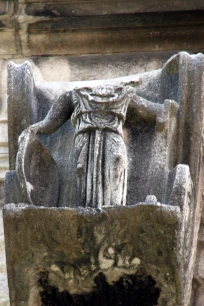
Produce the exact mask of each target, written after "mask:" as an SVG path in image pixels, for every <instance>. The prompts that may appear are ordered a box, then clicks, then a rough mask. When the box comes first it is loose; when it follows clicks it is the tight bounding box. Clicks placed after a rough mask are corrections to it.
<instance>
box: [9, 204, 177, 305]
mask: <svg viewBox="0 0 204 306" xmlns="http://www.w3.org/2000/svg"><path fill="white" fill-rule="evenodd" d="M179 219H180V210H179V209H178V207H169V206H166V205H159V204H147V203H146V204H142V203H141V204H138V205H135V206H132V207H121V208H114V209H112V208H106V209H105V210H103V211H100V212H99V211H97V210H95V209H88V208H87V209H85V210H83V209H80V208H79V209H77V210H74V209H70V208H60V209H59V208H51V209H47V208H44V207H34V206H27V205H20V206H15V205H6V206H5V207H4V222H5V237H6V247H7V262H8V271H9V284H10V285H9V286H10V296H11V303H13V304H15V305H16V306H20V305H25V304H26V305H28V306H31V305H32V306H33V305H40V299H41V298H43V296H44V294H45V295H46V288H45V287H44V285H43V277H45V276H46V277H47V281H48V283H49V284H50V285H51V286H52V288H53V292H54V291H55V289H54V288H56V290H57V291H58V290H59V292H62V294H63V292H64V294H65V292H67V291H69V293H70V294H71V296H73V294H75V295H76V294H82V295H83V294H84V295H85V296H86V294H88V293H90V292H92V290H93V288H94V286H96V284H95V281H94V279H95V278H96V276H97V275H99V274H100V273H103V274H104V275H105V276H106V280H107V283H108V284H109V285H112V284H113V283H114V282H117V281H118V280H119V279H120V277H122V276H123V275H130V274H135V273H137V271H140V273H142V272H141V271H143V273H144V274H145V273H146V275H152V277H153V279H155V280H156V281H157V286H158V287H159V288H160V289H161V295H160V297H159V300H160V303H162V301H163V303H165V301H166V305H172V306H175V305H176V299H177V298H178V294H176V292H178V291H180V289H179V287H177V286H178V284H176V283H175V282H174V279H175V275H178V277H179V266H178V264H179V260H180V259H179V258H177V256H176V249H177V247H176V244H177V239H178V231H179ZM16 226H18V230H17V231H16V230H14V229H16ZM167 237H168V239H166V238H167ZM160 241H162V248H161V245H160ZM172 250H174V252H172ZM11 258H12V261H11ZM13 261H14V262H15V265H13V264H12V262H13ZM31 275H32V278H31V277H30V276H31ZM177 290H178V291H177ZM57 291H56V292H57ZM43 292H44V293H43ZM51 294H52V293H51ZM53 294H54V295H53V297H52V298H53V299H55V293H53ZM59 294H60V293H59ZM146 294H147V293H146ZM170 296H171V301H170ZM167 300H168V303H167ZM44 303H45V302H44ZM160 305H162V304H160Z"/></svg>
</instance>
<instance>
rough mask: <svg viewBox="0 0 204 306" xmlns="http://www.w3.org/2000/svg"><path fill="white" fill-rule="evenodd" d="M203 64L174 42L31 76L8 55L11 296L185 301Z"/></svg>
mask: <svg viewBox="0 0 204 306" xmlns="http://www.w3.org/2000/svg"><path fill="white" fill-rule="evenodd" d="M203 67H204V57H203V55H201V54H197V55H189V54H188V53H185V52H181V53H179V54H177V55H175V56H173V57H171V58H170V59H169V60H168V61H167V63H166V64H165V65H164V66H163V68H162V69H160V70H155V71H152V72H147V73H143V74H137V75H132V76H128V77H122V78H118V79H109V80H96V81H83V82H69V83H68V82H67V83H45V82H44V83H40V82H35V81H34V78H33V75H32V69H31V66H30V64H29V63H28V62H25V63H24V64H22V65H15V64H13V63H9V66H8V114H9V152H10V169H11V171H9V172H8V173H7V176H6V183H5V186H6V202H7V203H8V204H7V205H5V206H4V209H3V214H4V227H5V242H6V255H7V269H8V281H9V290H10V300H11V305H13V306H22V305H29V306H40V305H42V306H44V305H46V306H47V305H53V306H62V305H104V306H105V305H112V306H113V305H125V306H128V305H137V306H145V305H147V306H153V305H160V306H164V305H168V306H178V305H180V306H188V305H190V299H191V287H192V278H193V268H194V260H195V250H196V245H197V236H198V228H199V222H200V211H201V202H202V201H201V197H202V180H203V174H202V133H203ZM70 118H71V119H70Z"/></svg>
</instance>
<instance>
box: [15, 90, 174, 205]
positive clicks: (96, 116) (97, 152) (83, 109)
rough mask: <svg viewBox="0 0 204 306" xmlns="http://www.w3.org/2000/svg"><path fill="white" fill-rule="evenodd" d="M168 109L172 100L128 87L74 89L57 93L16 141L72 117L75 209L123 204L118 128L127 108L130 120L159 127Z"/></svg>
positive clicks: (123, 163)
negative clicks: (157, 99)
mask: <svg viewBox="0 0 204 306" xmlns="http://www.w3.org/2000/svg"><path fill="white" fill-rule="evenodd" d="M169 105H173V107H174V108H176V109H177V106H178V105H177V103H176V102H174V101H171V100H166V101H165V102H164V104H157V103H153V102H150V101H147V100H145V99H143V98H141V97H139V96H138V95H137V94H136V93H135V90H134V89H133V88H131V87H129V86H119V85H118V86H117V85H101V86H96V87H84V88H76V89H74V90H73V91H71V92H67V93H65V94H63V95H61V96H60V97H59V99H58V100H57V101H56V102H55V103H54V104H53V105H52V107H51V109H50V111H49V112H48V114H47V116H46V117H45V119H44V120H43V121H41V122H38V123H36V124H34V125H31V126H30V127H29V128H28V129H27V130H26V131H24V132H23V135H21V136H20V138H24V139H25V137H27V136H26V135H28V134H29V133H32V134H34V135H36V134H51V133H53V132H54V131H56V130H57V129H59V128H60V127H61V126H62V125H63V124H64V123H65V122H66V121H67V120H68V119H71V122H72V124H73V126H74V128H75V135H74V138H75V151H76V159H77V169H76V174H77V206H82V207H93V208H99V209H101V208H102V207H103V206H116V205H125V204H126V192H127V152H126V146H125V143H124V139H123V129H122V128H123V124H124V122H125V119H126V113H127V108H128V107H131V112H132V113H133V115H134V116H137V117H140V118H142V119H143V120H145V121H146V122H148V124H151V123H156V124H157V126H158V127H159V126H160V125H161V126H162V125H163V124H164V122H165V120H166V119H165V118H166V112H167V109H168V108H169ZM24 146H25V141H24ZM32 188H35V186H32ZM31 202H35V199H33V198H32V199H31ZM33 204H34V203H33Z"/></svg>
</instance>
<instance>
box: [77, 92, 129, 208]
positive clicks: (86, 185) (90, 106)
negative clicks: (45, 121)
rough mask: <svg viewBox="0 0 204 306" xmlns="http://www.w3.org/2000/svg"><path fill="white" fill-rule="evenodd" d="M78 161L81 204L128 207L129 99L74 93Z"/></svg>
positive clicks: (118, 96) (122, 93)
mask: <svg viewBox="0 0 204 306" xmlns="http://www.w3.org/2000/svg"><path fill="white" fill-rule="evenodd" d="M72 100H73V103H74V112H73V114H72V117H71V120H72V124H73V125H74V127H75V149H76V158H77V201H78V203H77V205H79V206H83V207H95V208H101V207H102V206H110V205H125V204H126V192H127V152H126V146H125V143H124V140H123V131H122V126H123V124H124V122H125V117H126V112H127V107H128V103H129V97H128V94H127V90H122V91H121V92H120V94H119V95H118V94H116V95H115V94H114V95H110V96H108V94H107V96H106V95H105V96H101V95H100V94H98V95H97V93H96V94H93V95H92V94H89V93H87V92H86V90H84V89H76V90H74V91H73V92H72Z"/></svg>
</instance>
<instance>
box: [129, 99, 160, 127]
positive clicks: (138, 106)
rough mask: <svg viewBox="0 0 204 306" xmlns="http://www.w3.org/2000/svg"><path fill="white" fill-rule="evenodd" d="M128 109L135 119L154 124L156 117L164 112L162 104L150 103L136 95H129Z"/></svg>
mask: <svg viewBox="0 0 204 306" xmlns="http://www.w3.org/2000/svg"><path fill="white" fill-rule="evenodd" d="M129 108H130V110H131V112H133V113H134V114H135V115H136V116H137V117H141V118H142V119H143V120H145V121H147V122H148V121H149V122H150V123H155V122H156V120H157V117H158V116H159V115H161V113H163V111H164V105H163V104H158V103H154V102H150V101H148V100H146V99H144V98H142V97H140V96H138V95H137V94H131V102H130V104H129Z"/></svg>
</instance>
